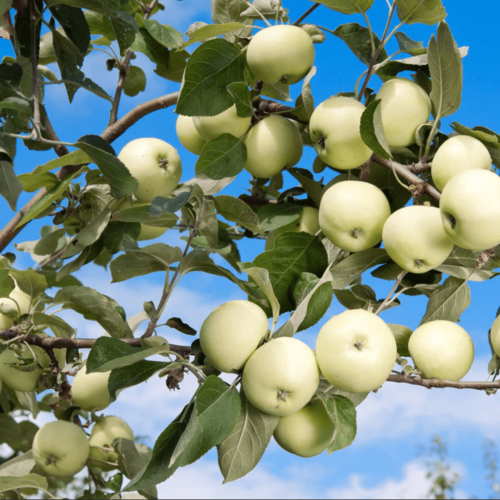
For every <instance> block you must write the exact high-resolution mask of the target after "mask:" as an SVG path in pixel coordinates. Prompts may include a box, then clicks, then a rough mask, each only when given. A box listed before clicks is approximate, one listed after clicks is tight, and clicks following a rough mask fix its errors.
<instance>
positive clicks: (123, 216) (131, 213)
mask: <svg viewBox="0 0 500 500" xmlns="http://www.w3.org/2000/svg"><path fill="white" fill-rule="evenodd" d="M164 199H165V198H155V200H153V201H157V200H164ZM168 201H173V200H168ZM155 206H156V207H158V206H159V204H158V203H156V205H155ZM151 211H152V205H144V206H140V207H131V208H124V209H123V210H119V211H118V212H116V213H115V214H114V215H113V220H115V221H121V222H140V223H141V224H146V225H147V226H155V227H172V226H174V225H175V223H176V222H177V219H178V217H177V215H175V214H173V213H169V212H167V211H165V212H163V213H160V214H159V215H153V214H152V213H151Z"/></svg>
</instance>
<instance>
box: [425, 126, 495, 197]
mask: <svg viewBox="0 0 500 500" xmlns="http://www.w3.org/2000/svg"><path fill="white" fill-rule="evenodd" d="M474 168H478V169H483V170H489V171H491V168H492V165H491V156H490V153H489V151H488V150H487V149H486V146H485V145H484V144H483V143H482V142H481V141H479V140H477V139H475V138H474V137H469V136H467V135H457V136H455V137H452V138H451V139H448V140H447V141H446V142H445V143H444V144H443V145H442V146H441V147H440V148H439V149H438V151H437V153H436V154H435V156H434V159H433V160H432V180H433V181H434V184H435V185H436V187H437V188H438V189H439V190H440V191H442V190H443V189H444V187H445V186H446V184H447V183H448V181H449V180H450V179H451V178H452V177H454V176H455V175H457V174H459V173H460V172H464V171H465V170H471V169H474Z"/></svg>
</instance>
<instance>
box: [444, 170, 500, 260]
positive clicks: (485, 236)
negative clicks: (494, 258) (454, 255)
mask: <svg viewBox="0 0 500 500" xmlns="http://www.w3.org/2000/svg"><path fill="white" fill-rule="evenodd" d="M439 207H440V209H441V217H442V220H443V226H444V230H445V231H446V234H447V235H448V237H449V238H450V239H451V240H452V241H453V243H455V245H458V246H459V247H462V248H467V249H469V250H486V249H488V248H493V247H494V246H496V245H498V244H500V224H499V223H498V221H499V220H500V178H499V177H498V175H496V174H494V173H493V172H487V171H486V170H477V169H474V170H466V171H465V172H462V173H461V174H458V175H456V176H455V177H453V178H452V179H451V180H450V181H449V182H448V184H446V186H445V188H444V189H443V194H442V196H441V201H440V203H439Z"/></svg>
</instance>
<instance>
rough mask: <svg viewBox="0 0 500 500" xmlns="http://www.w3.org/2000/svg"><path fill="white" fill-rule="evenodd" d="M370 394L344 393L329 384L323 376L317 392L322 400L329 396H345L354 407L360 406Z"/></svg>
mask: <svg viewBox="0 0 500 500" xmlns="http://www.w3.org/2000/svg"><path fill="white" fill-rule="evenodd" d="M368 394H369V393H362V392H357V393H354V392H346V391H342V390H341V389H337V388H336V387H333V385H332V384H330V382H328V381H327V380H326V379H325V378H324V377H323V376H321V378H320V380H319V386H318V389H317V391H316V396H318V397H319V398H321V399H324V398H326V397H328V396H344V397H345V398H347V399H348V400H349V401H351V402H352V403H353V404H354V406H359V405H360V404H361V403H362V402H363V401H364V400H365V399H366V398H367V397H368Z"/></svg>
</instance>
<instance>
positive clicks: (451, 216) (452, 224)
mask: <svg viewBox="0 0 500 500" xmlns="http://www.w3.org/2000/svg"><path fill="white" fill-rule="evenodd" d="M448 220H449V221H450V223H451V228H452V229H455V226H456V224H457V219H455V217H453V215H450V216H449V217H448Z"/></svg>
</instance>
